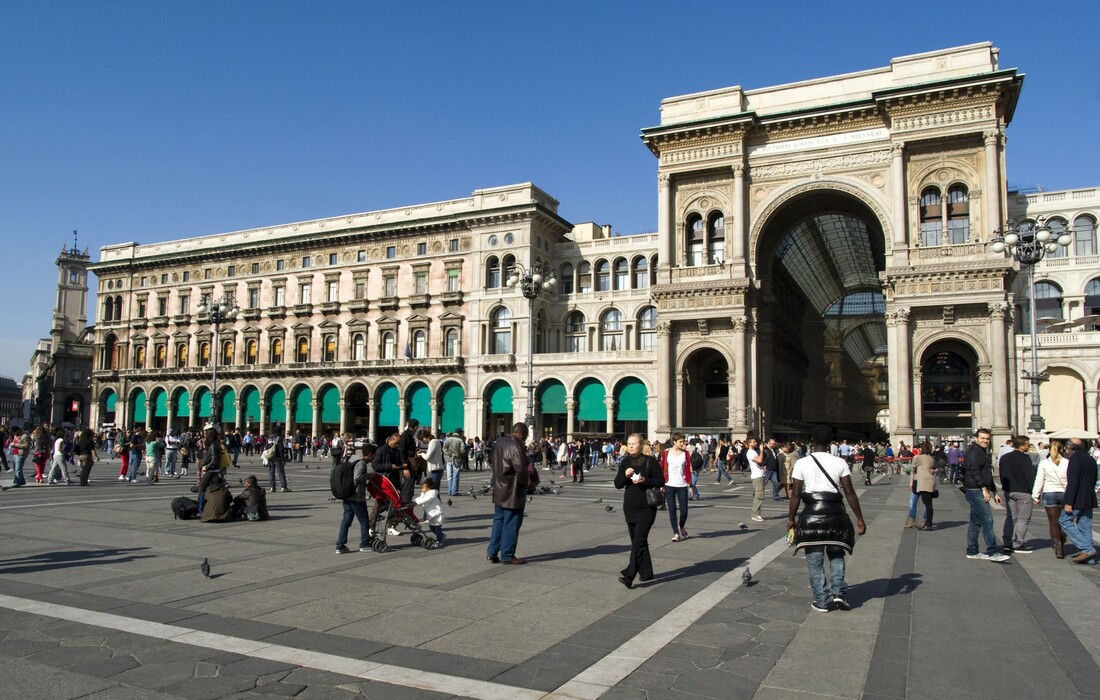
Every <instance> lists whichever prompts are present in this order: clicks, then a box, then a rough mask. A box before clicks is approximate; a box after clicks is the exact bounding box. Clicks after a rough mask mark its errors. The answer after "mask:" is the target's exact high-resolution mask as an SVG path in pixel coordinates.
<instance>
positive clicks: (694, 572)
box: [623, 547, 748, 587]
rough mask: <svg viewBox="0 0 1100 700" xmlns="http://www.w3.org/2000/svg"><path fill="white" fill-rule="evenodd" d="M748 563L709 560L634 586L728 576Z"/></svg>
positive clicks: (655, 575) (742, 558)
mask: <svg viewBox="0 0 1100 700" xmlns="http://www.w3.org/2000/svg"><path fill="white" fill-rule="evenodd" d="M623 549H624V550H626V549H629V547H624V548H623ZM746 561H748V560H747V559H746V558H745V557H740V558H737V559H708V560H707V561H701V562H697V563H695V564H688V565H687V566H681V567H680V568H679V569H672V570H671V571H662V572H655V573H654V574H653V578H652V579H650V580H649V581H644V582H639V581H636V582H635V584H634V585H635V587H645V586H646V585H653V584H657V583H668V582H669V581H675V580H677V579H681V578H688V577H690V576H700V575H702V574H728V573H729V572H731V571H733V570H734V569H736V568H737V567H738V566H740V565H741V564H744V563H745V562H746Z"/></svg>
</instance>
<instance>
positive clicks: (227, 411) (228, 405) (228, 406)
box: [222, 389, 237, 423]
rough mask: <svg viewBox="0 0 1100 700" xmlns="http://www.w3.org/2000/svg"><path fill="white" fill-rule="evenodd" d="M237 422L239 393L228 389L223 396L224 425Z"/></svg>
mask: <svg viewBox="0 0 1100 700" xmlns="http://www.w3.org/2000/svg"><path fill="white" fill-rule="evenodd" d="M236 422H237V392H235V391H233V390H232V389H227V390H226V392H225V394H223V395H222V423H236Z"/></svg>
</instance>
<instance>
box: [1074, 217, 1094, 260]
mask: <svg viewBox="0 0 1100 700" xmlns="http://www.w3.org/2000/svg"><path fill="white" fill-rule="evenodd" d="M1073 253H1074V255H1096V220H1095V219H1093V218H1092V217H1091V216H1078V217H1077V218H1076V219H1074V220H1073Z"/></svg>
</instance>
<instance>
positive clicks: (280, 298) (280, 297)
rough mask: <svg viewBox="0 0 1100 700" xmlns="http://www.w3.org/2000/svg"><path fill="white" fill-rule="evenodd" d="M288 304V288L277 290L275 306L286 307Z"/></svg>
mask: <svg viewBox="0 0 1100 700" xmlns="http://www.w3.org/2000/svg"><path fill="white" fill-rule="evenodd" d="M285 303H286V288H285V287H276V288H275V306H284V305H285Z"/></svg>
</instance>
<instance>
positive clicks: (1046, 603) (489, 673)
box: [0, 458, 1100, 700]
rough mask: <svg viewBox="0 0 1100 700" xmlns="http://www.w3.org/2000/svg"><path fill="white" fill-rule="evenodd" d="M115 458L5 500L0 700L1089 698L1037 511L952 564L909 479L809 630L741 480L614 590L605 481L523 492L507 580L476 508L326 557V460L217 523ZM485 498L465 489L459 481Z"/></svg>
mask: <svg viewBox="0 0 1100 700" xmlns="http://www.w3.org/2000/svg"><path fill="white" fill-rule="evenodd" d="M257 461H258V460H257V459H256V458H251V459H247V458H242V461H241V464H242V466H241V468H240V469H238V470H233V471H231V473H230V482H231V484H236V483H237V479H238V478H240V477H243V476H246V475H248V474H252V473H255V474H257V476H260V477H261V478H260V481H261V483H266V474H261V470H260V467H259V466H258V464H257ZM118 466H119V462H118V460H117V459H116V460H113V461H106V462H101V463H99V464H97V465H96V467H95V469H94V470H93V474H92V478H93V484H92V485H91V486H90V487H88V488H79V487H75V486H74V487H62V486H51V487H45V486H34V485H31V486H27V487H24V488H21V489H18V490H8V491H6V492H4V493H2V494H0V533H2V535H3V536H2V537H0V666H2V668H3V671H2V672H0V678H2V680H0V688H2V690H0V696H2V697H9V698H21V699H27V700H31V699H34V698H49V699H61V698H64V699H68V698H89V699H91V698H110V699H115V698H119V699H126V698H195V699H198V698H254V697H261V696H281V697H295V698H355V697H368V698H380V699H390V698H393V699H398V700H400V699H404V698H451V697H461V698H466V697H469V698H499V699H500V700H512V699H527V698H530V699H534V698H578V699H584V698H599V697H602V698H614V699H623V700H626V699H634V698H639V699H641V698H648V699H659V698H682V699H685V700H686V699H689V698H692V699H694V698H722V699H725V698H761V699H778V698H815V697H820V698H825V697H837V698H1075V697H1100V668H1098V661H1100V602H1098V599H1100V596H1098V595H1097V594H1098V591H1097V587H1098V586H1100V570H1098V568H1097V567H1092V566H1080V565H1074V564H1072V563H1070V561H1069V559H1066V560H1057V559H1055V558H1054V556H1053V554H1052V552H1051V550H1050V549H1049V547H1048V546H1047V545H1048V542H1047V533H1046V530H1047V528H1046V522H1045V519H1043V520H1042V521H1040V520H1039V518H1043V514H1042V513H1041V512H1037V513H1036V515H1037V516H1038V517H1037V518H1036V520H1035V521H1034V522H1033V525H1032V529H1031V537H1032V544H1034V545H1035V546H1036V547H1037V551H1035V552H1034V553H1030V554H1026V555H1017V556H1016V557H1014V558H1013V560H1012V561H1010V562H1009V563H1006V564H996V563H992V562H988V561H973V560H968V559H966V557H965V556H964V549H965V538H966V529H967V520H968V511H967V509H966V504H965V501H964V500H963V498H962V495H961V494H960V493H959V492H958V491H957V490H956V489H954V488H952V487H949V486H942V487H941V493H942V497H941V498H940V499H938V500H937V501H936V520H937V524H938V528H937V529H936V530H934V531H931V532H918V531H916V530H906V529H903V527H902V525H903V523H904V521H905V516H906V506H907V503H908V490H907V488H906V483H905V480H904V477H885V476H884V477H879V478H878V479H877V480H876V482H875V483H874V484H873V485H872V486H869V487H860V492H861V495H860V498H861V502H862V504H863V510H864V515H865V517H866V521H867V525H868V532H867V534H866V535H865V536H864V537H863V538H862V539H861V540H860V542H859V544H858V546H857V547H856V553H855V555H854V556H853V557H851V558H849V559H848V583H849V586H850V593H849V599H850V602H851V603H852V604H853V607H854V609H853V610H851V611H850V612H840V611H836V610H833V611H832V612H829V613H828V614H824V615H823V614H820V613H813V612H811V611H810V607H809V602H810V592H809V587H808V581H807V575H806V567H805V563H804V561H803V557H802V556H801V555H796V556H792V550H790V549H788V548H787V546H786V543H785V541H784V540H783V535H784V528H785V520H786V509H787V503H786V502H785V501H782V502H774V501H772V500H771V499H768V500H767V501H766V502H765V511H764V514H765V516H766V521H765V522H764V523H754V522H752V521H750V520H749V517H748V516H749V504H750V502H751V486H750V485H749V484H748V483H747V479H746V478H745V477H744V476H737V477H736V480H735V482H734V483H733V484H732V485H729V484H723V485H721V486H717V485H715V484H714V483H713V481H712V480H713V476H712V475H705V476H704V477H703V478H702V479H701V480H700V488H701V490H702V495H703V497H704V498H703V500H702V501H701V502H698V503H692V504H691V508H690V514H689V519H688V522H687V530H688V531H689V532H690V534H691V537H690V538H689V539H687V540H686V541H683V542H672V541H671V535H672V532H671V528H670V526H669V523H668V518H667V514H666V513H664V512H661V513H658V520H657V524H656V525H655V526H654V529H653V533H652V536H651V538H650V540H651V547H652V550H653V558H654V565H655V568H656V572H657V575H656V577H655V578H654V580H652V581H650V582H647V583H644V584H636V585H635V588H634V589H633V590H626V589H625V588H624V587H623V586H622V585H621V584H619V583H618V582H617V581H616V577H617V575H618V572H619V570H620V569H621V568H622V567H623V566H624V565H625V563H626V559H627V556H628V549H627V548H628V540H627V534H626V527H625V525H624V523H623V519H622V514H621V512H620V511H621V508H620V505H621V494H620V493H619V492H617V491H616V490H615V489H614V487H613V485H612V483H611V476H612V474H611V472H610V471H609V470H607V469H605V468H597V469H594V470H593V471H591V472H589V476H588V479H587V480H586V481H585V482H584V483H583V484H574V483H572V482H571V481H568V480H567V481H565V482H562V483H564V487H563V488H562V489H561V490H560V492H559V493H558V494H556V495H553V494H545V495H538V496H535V497H534V499H533V501H532V502H531V503H529V504H528V506H527V511H526V517H525V521H524V524H523V529H522V531H521V534H520V546H519V552H518V554H519V556H522V557H525V558H527V559H528V561H529V563H528V564H527V565H526V566H503V565H494V564H491V563H489V562H487V561H486V559H485V545H486V541H487V537H488V534H489V529H490V523H491V513H492V501H491V498H489V497H488V496H479V497H476V498H472V497H470V496H469V495H463V496H459V497H453V498H452V501H453V506H451V507H448V508H446V517H447V522H446V524H445V526H444V527H445V530H446V531H447V533H448V541H447V546H446V547H444V548H442V549H440V550H435V551H427V550H424V549H422V548H417V547H412V546H410V545H409V543H408V539H409V537H408V536H407V535H405V536H402V537H391V538H390V543H391V549H390V551H388V552H386V553H384V554H377V553H374V552H369V553H359V552H352V553H349V554H344V555H340V556H337V555H335V554H334V542H335V538H336V529H337V525H338V524H339V520H340V516H341V508H340V506H339V504H336V503H331V502H329V500H328V497H329V492H328V466H327V463H326V462H325V460H320V459H318V460H307V461H306V464H305V465H299V464H295V465H292V466H289V467H288V472H289V474H288V477H289V479H290V486H291V488H292V489H293V491H292V492H290V493H275V494H269V496H268V503H269V506H270V509H271V515H272V520H270V521H268V522H264V523H250V522H242V523H230V524H203V523H200V522H198V521H175V520H173V519H172V514H171V512H170V510H169V502H170V501H171V499H172V498H173V497H175V496H179V495H189V489H188V487H189V486H190V485H191V484H192V483H193V481H194V479H193V478H192V479H190V480H187V479H185V480H181V481H166V482H162V483H161V484H158V485H155V486H147V485H129V484H126V483H125V482H119V481H116V478H117V475H118ZM307 467H308V468H307ZM10 474H11V473H10V472H5V473H4V475H3V476H2V477H0V483H2V484H3V485H7V484H9V483H10ZM542 474H543V479H544V482H543V483H544V484H546V483H550V482H551V481H553V482H554V483H557V480H556V479H553V477H552V474H551V473H550V472H543V473H542ZM487 481H488V472H465V473H463V474H462V480H461V488H462V490H463V491H464V492H465V491H467V490H468V489H469V487H471V486H473V487H478V488H479V487H481V486H482V485H483V484H485V483H486V482H487ZM446 498H447V497H446V496H445V495H444V496H443V499H444V500H446ZM600 499H602V501H601V500H600ZM607 506H611V507H612V510H610V511H609V510H607ZM996 515H997V516H1000V517H1003V511H997V513H996ZM998 520H999V518H998ZM741 524H744V525H746V526H747V527H746V528H744V529H743V528H742V527H741V526H740V525H741ZM357 527H358V526H357V525H353V526H352V532H353V535H352V538H351V544H355V543H356V542H357V540H356V534H355V533H357ZM997 531H998V533H999V532H1000V523H999V522H998V524H997ZM204 558H206V559H208V560H209V562H210V565H211V568H212V574H211V576H210V578H204V577H203V576H202V574H201V573H200V571H199V565H200V563H201V562H202V560H203V559H204ZM746 566H748V567H749V568H750V569H751V571H752V578H753V582H752V584H751V585H748V586H746V585H743V584H742V572H743V570H744V568H745V567H746Z"/></svg>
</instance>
